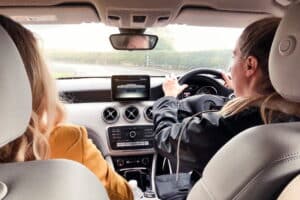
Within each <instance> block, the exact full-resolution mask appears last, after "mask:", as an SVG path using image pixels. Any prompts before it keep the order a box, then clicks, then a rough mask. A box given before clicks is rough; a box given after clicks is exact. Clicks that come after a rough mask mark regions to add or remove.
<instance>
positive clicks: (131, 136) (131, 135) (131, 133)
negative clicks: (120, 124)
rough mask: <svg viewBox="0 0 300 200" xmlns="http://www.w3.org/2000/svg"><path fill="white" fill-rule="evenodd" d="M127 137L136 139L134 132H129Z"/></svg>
mask: <svg viewBox="0 0 300 200" xmlns="http://www.w3.org/2000/svg"><path fill="white" fill-rule="evenodd" d="M129 137H130V138H131V139H134V138H135V137H136V132H135V131H130V132H129Z"/></svg>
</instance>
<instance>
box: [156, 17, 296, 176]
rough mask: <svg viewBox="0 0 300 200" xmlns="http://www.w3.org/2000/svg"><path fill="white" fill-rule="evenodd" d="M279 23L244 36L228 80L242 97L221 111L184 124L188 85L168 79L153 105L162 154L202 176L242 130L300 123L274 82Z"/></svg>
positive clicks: (260, 25) (257, 25)
mask: <svg viewBox="0 0 300 200" xmlns="http://www.w3.org/2000/svg"><path fill="white" fill-rule="evenodd" d="M279 22H280V19H279V18H265V19H262V20H259V21H257V22H254V23H252V24H251V25H249V26H248V27H246V28H245V30H244V31H243V33H242V34H241V36H240V38H239V40H238V41H237V44H236V47H235V49H234V51H233V64H232V66H231V77H232V82H230V81H229V80H227V84H226V85H227V86H230V85H232V88H233V89H234V93H235V95H236V97H237V98H235V99H233V100H231V101H229V102H228V103H227V104H225V106H224V107H223V108H222V110H221V111H220V112H208V113H204V114H202V115H201V114H199V115H197V116H194V117H191V118H187V119H184V120H183V122H179V121H178V119H177V117H178V116H177V110H178V104H179V101H178V100H177V99H176V97H177V95H178V94H179V93H181V92H182V91H183V89H184V88H185V86H181V85H179V84H178V82H177V79H176V78H175V77H168V78H166V80H165V81H164V83H163V91H164V94H165V97H163V98H161V99H159V100H158V101H157V102H155V104H154V106H153V114H154V131H155V134H156V136H155V140H156V148H157V150H158V152H159V153H160V154H161V155H163V156H165V157H167V158H170V159H172V160H174V159H176V158H177V159H180V163H184V165H185V166H188V168H189V169H190V170H196V171H198V172H199V173H200V174H201V173H202V171H203V168H204V167H205V166H206V164H207V162H208V161H209V160H210V159H211V158H212V156H213V155H214V154H215V153H216V152H217V151H218V150H219V149H220V148H221V147H222V146H223V145H224V144H225V143H226V142H228V141H229V140H230V139H231V138H232V137H234V136H235V135H237V134H238V133H240V132H242V131H243V130H245V129H247V128H250V127H253V126H257V125H261V124H263V123H276V122H286V121H295V120H297V121H298V120H299V118H297V117H296V116H300V110H299V109H300V105H299V104H297V103H292V102H288V101H287V100H285V99H283V98H282V97H281V96H280V95H279V94H278V93H277V92H276V91H275V90H274V88H273V86H272V84H271V81H270V78H269V72H268V60H269V52H270V48H271V44H272V41H273V38H274V35H275V32H276V29H277V27H278V25H279ZM179 138H180V139H179ZM178 147H179V148H178ZM177 155H178V156H179V157H178V156H177ZM177 164H178V163H177ZM177 170H178V168H177Z"/></svg>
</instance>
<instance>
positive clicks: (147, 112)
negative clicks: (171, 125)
mask: <svg viewBox="0 0 300 200" xmlns="http://www.w3.org/2000/svg"><path fill="white" fill-rule="evenodd" d="M152 110H153V107H152V106H148V107H147V108H145V110H144V117H145V119H146V120H148V121H149V122H153V113H152Z"/></svg>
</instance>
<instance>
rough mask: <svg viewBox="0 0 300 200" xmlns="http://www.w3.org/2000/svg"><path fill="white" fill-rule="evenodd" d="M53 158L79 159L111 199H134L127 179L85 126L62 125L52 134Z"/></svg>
mask: <svg viewBox="0 0 300 200" xmlns="http://www.w3.org/2000/svg"><path fill="white" fill-rule="evenodd" d="M49 142H50V147H51V158H63V159H69V160H74V161H77V162H79V163H81V164H83V165H85V166H86V167H87V168H89V169H90V170H91V171H92V172H93V173H94V174H95V175H96V176H97V177H98V178H99V180H100V181H101V182H102V184H103V185H104V187H105V188H106V191H107V193H108V196H109V198H110V199H111V200H127V199H130V200H131V199H133V195H132V192H131V190H130V188H129V186H128V184H127V182H126V181H125V179H123V178H122V177H121V176H120V175H119V174H117V173H116V172H115V171H114V170H113V169H112V168H111V167H110V166H109V164H108V163H107V162H106V161H105V159H104V158H103V156H102V154H101V152H100V151H99V150H98V149H97V147H96V146H95V145H94V144H93V143H92V141H91V140H90V139H88V136H87V131H86V129H85V128H84V127H80V126H75V125H61V126H58V127H56V128H55V129H54V130H53V132H52V134H51V136H50V140H49Z"/></svg>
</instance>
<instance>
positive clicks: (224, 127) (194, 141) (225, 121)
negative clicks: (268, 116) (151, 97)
mask: <svg viewBox="0 0 300 200" xmlns="http://www.w3.org/2000/svg"><path fill="white" fill-rule="evenodd" d="M178 108H179V101H178V100H177V99H176V98H173V97H163V98H161V99H159V100H158V101H157V102H155V104H154V105H153V115H154V132H155V142H156V149H157V151H158V152H159V153H160V154H161V155H163V156H165V157H167V158H170V159H176V158H177V156H176V152H177V149H178V143H180V146H179V155H180V158H179V159H180V161H181V162H185V163H186V164H188V165H189V166H192V167H193V168H194V169H195V170H198V171H202V170H203V168H204V167H205V166H206V164H207V162H208V161H209V160H210V159H211V157H212V156H213V155H214V154H215V153H216V152H217V151H218V150H219V149H220V148H221V147H222V146H223V145H224V144H225V143H226V142H227V141H228V140H230V139H231V138H232V137H233V136H234V135H236V134H237V133H239V132H240V131H242V130H244V129H246V128H248V127H251V126H253V125H256V124H257V125H258V124H261V122H260V121H259V120H257V118H256V119H255V118H254V117H253V116H248V114H247V117H244V116H243V114H242V115H238V116H232V117H228V118H224V117H222V116H220V115H219V114H218V113H217V112H207V113H203V114H201V115H197V116H194V117H189V118H185V119H184V120H183V121H182V122H179V121H178V118H177V117H178V116H177V112H178ZM257 114H258V112H256V111H254V112H253V115H255V116H257ZM250 115H251V114H250ZM258 118H259V115H258ZM253 119H254V120H253ZM237 122H238V123H237ZM180 135H181V136H180ZM179 140H180V141H179Z"/></svg>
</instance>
